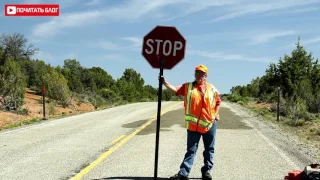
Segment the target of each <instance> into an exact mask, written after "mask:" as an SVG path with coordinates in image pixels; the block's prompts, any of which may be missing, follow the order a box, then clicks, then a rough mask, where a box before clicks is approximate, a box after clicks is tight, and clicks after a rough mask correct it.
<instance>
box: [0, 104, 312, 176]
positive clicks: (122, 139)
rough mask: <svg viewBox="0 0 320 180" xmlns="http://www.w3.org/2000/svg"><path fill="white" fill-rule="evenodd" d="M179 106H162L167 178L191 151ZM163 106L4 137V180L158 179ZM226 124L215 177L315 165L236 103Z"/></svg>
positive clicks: (0, 143) (162, 167)
mask: <svg viewBox="0 0 320 180" xmlns="http://www.w3.org/2000/svg"><path fill="white" fill-rule="evenodd" d="M175 105H177V102H163V103H162V110H163V112H164V113H165V114H163V115H162V117H161V132H160V147H159V168H158V177H159V179H167V178H168V177H169V176H171V175H173V174H174V173H176V172H177V171H178V168H179V165H180V163H181V161H182V158H183V156H184V153H185V149H186V141H185V140H186V130H185V128H184V120H183V106H182V103H180V104H179V105H177V106H175ZM173 107H174V108H173ZM156 108H157V103H137V104H131V105H126V106H121V107H116V108H113V109H108V110H104V111H99V112H95V113H88V114H85V115H78V116H74V117H70V118H64V119H61V120H53V121H49V122H46V123H43V124H40V125H35V126H30V127H28V128H22V129H17V130H15V131H7V132H3V133H0V167H1V171H0V179H74V180H75V179H90V180H93V179H95V180H98V179H99V180H102V179H146V180H148V179H153V175H154V153H155V132H156V121H155V114H156V112H157V111H156ZM168 108H169V109H168ZM170 108H171V110H170ZM172 108H173V109H172ZM235 109H236V110H235ZM167 111H168V112H167ZM221 118H222V119H221V121H220V122H219V126H218V132H217V140H216V141H217V142H216V149H215V152H216V156H215V167H214V173H213V176H214V178H215V179H219V180H220V179H221V180H228V179H230V180H231V179H232V180H234V179H237V180H239V179H246V180H250V179H252V180H257V179H265V180H273V179H274V180H276V179H283V177H284V175H285V174H286V173H287V172H288V171H290V170H292V169H297V168H299V169H301V168H303V167H304V165H305V163H308V162H309V159H307V157H305V156H304V155H303V154H301V153H300V152H299V151H298V150H296V149H295V146H294V145H292V144H290V141H288V140H287V139H286V138H283V137H282V136H281V135H279V134H277V132H276V131H274V130H272V128H268V127H267V126H264V125H263V124H261V123H260V122H257V121H256V120H254V119H252V118H250V117H248V116H247V115H246V114H244V113H243V112H241V111H240V110H239V109H237V107H236V106H234V105H233V104H228V103H223V105H222V110H221ZM202 151H203V144H202V142H201V143H200V146H199V150H198V153H197V157H196V160H195V164H194V167H193V169H192V171H191V174H190V177H191V179H199V178H200V177H201V174H200V168H201V166H202Z"/></svg>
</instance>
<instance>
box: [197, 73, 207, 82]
mask: <svg viewBox="0 0 320 180" xmlns="http://www.w3.org/2000/svg"><path fill="white" fill-rule="evenodd" d="M195 78H196V81H197V83H198V84H203V83H204V82H205V81H206V78H207V74H206V73H204V72H202V71H196V72H195Z"/></svg>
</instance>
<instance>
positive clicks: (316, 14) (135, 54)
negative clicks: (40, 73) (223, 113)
mask: <svg viewBox="0 0 320 180" xmlns="http://www.w3.org/2000/svg"><path fill="white" fill-rule="evenodd" d="M7 3H12V4H14V3H19V4H20V3H46V4H51V3H58V4H59V5H60V16H59V17H6V16H4V5H5V4H7ZM0 4H1V7H2V10H1V11H2V13H1V15H0V34H11V33H20V34H23V35H24V36H25V37H27V38H28V42H29V43H32V44H33V45H34V46H35V47H37V48H39V52H38V53H37V54H36V55H34V56H33V57H32V58H34V59H36V58H38V59H41V60H43V61H45V62H46V63H48V64H51V65H52V66H57V65H61V66H62V65H63V63H64V60H65V59H76V60H78V61H79V62H80V63H81V65H82V66H83V67H86V68H90V67H101V68H103V69H104V70H105V71H107V72H108V73H109V74H110V75H111V76H112V77H113V78H114V79H117V78H120V77H121V76H122V74H123V72H124V70H125V69H126V68H133V69H134V70H136V71H137V72H138V73H140V74H141V76H142V78H143V79H144V80H145V84H146V85H152V86H153V87H155V88H157V87H158V86H159V81H158V75H159V69H154V68H152V67H151V66H150V64H149V63H148V62H147V61H146V60H145V58H144V57H143V56H142V54H141V51H142V43H143V37H144V36H145V35H146V34H148V33H149V32H150V31H151V30H152V29H153V28H154V27H156V26H157V25H164V26H175V27H176V28H177V29H178V31H179V32H180V34H181V35H182V36H183V37H184V38H185V39H186V52H185V58H184V59H183V60H182V61H180V62H179V63H178V64H177V65H176V66H175V67H173V68H172V69H170V70H167V69H166V70H164V76H165V77H166V80H167V81H168V82H169V83H170V84H173V85H177V86H178V85H181V84H182V83H185V82H189V81H193V80H194V68H195V67H196V66H197V65H199V64H204V65H206V66H207V67H208V69H209V72H208V77H207V81H208V82H209V83H212V84H213V85H214V86H215V87H216V88H217V89H218V90H219V92H220V93H229V92H230V89H231V88H232V87H233V86H237V85H247V84H248V83H250V82H251V80H252V79H254V78H256V77H258V76H259V77H261V76H262V75H264V74H265V70H266V69H267V68H268V65H269V64H270V63H277V62H278V60H279V58H280V57H284V55H285V54H287V55H290V54H291V52H292V50H293V49H294V48H295V44H296V43H297V42H298V37H300V43H301V44H302V45H303V46H304V47H305V48H306V50H307V51H308V52H312V53H313V56H314V57H315V58H319V57H320V23H319V22H320V0H268V1H263V0H201V1H200V0H199V1H195V0H154V1H152V0H64V1H62V0H61V1H59V0H20V1H19V0H1V1H0ZM319 59H320V58H319Z"/></svg>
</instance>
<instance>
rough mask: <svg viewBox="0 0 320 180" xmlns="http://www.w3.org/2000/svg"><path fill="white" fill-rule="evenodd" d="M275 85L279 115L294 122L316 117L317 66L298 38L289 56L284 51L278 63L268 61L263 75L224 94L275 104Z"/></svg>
mask: <svg viewBox="0 0 320 180" xmlns="http://www.w3.org/2000/svg"><path fill="white" fill-rule="evenodd" d="M278 88H280V114H281V115H282V116H286V117H289V118H290V119H293V121H294V124H295V125H297V124H298V122H299V120H300V119H303V120H306V121H308V120H312V119H314V118H316V117H319V113H320V65H319V62H318V59H315V58H314V57H313V55H312V52H309V53H308V52H307V51H306V50H305V48H304V47H303V46H302V45H301V43H300V37H299V38H298V42H297V43H296V48H295V49H294V50H293V51H292V53H291V55H287V54H285V55H284V57H283V58H282V57H280V59H279V60H278V62H277V63H270V64H269V66H268V68H267V69H266V71H265V74H264V75H263V76H262V77H256V78H255V79H253V80H252V81H251V82H250V83H249V84H247V85H243V86H240V85H238V86H233V87H232V88H231V90H230V94H228V95H227V96H226V97H227V99H229V100H231V101H235V102H237V101H241V102H244V103H246V102H248V101H250V100H256V101H258V102H267V103H273V104H274V105H275V104H276V102H277V95H278V94H277V93H278ZM273 107H275V106H273ZM273 110H275V108H273Z"/></svg>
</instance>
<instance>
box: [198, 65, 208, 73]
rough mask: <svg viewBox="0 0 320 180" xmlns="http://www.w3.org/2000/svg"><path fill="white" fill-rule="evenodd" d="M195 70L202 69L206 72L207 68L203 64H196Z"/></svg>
mask: <svg viewBox="0 0 320 180" xmlns="http://www.w3.org/2000/svg"><path fill="white" fill-rule="evenodd" d="M195 71H202V72H204V73H206V74H208V68H207V67H206V66H205V65H203V64H200V65H198V66H197V67H196V68H195Z"/></svg>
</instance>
